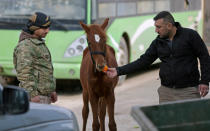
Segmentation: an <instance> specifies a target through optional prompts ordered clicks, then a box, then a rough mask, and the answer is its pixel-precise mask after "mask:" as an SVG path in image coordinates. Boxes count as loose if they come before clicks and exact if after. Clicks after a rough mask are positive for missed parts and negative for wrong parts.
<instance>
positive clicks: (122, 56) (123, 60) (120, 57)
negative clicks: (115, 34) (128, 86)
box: [117, 37, 128, 85]
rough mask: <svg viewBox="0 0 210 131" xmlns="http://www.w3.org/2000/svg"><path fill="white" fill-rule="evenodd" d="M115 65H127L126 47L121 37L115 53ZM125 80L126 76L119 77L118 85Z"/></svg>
mask: <svg viewBox="0 0 210 131" xmlns="http://www.w3.org/2000/svg"><path fill="white" fill-rule="evenodd" d="M117 64H118V66H122V65H125V64H128V47H127V44H126V41H125V39H124V38H123V37H122V38H121V39H120V45H119V51H118V53H117ZM125 79H126V75H122V76H120V77H119V81H118V85H120V84H122V83H123V82H124V81H125Z"/></svg>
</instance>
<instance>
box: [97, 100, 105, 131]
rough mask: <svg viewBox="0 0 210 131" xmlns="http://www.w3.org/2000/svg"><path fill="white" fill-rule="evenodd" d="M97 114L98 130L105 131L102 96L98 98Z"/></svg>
mask: <svg viewBox="0 0 210 131" xmlns="http://www.w3.org/2000/svg"><path fill="white" fill-rule="evenodd" d="M98 108H99V109H98V115H99V119H100V130H101V131H105V116H106V101H105V99H104V97H101V98H100V99H99V105H98Z"/></svg>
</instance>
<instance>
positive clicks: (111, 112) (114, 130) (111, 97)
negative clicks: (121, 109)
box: [106, 91, 117, 131]
mask: <svg viewBox="0 0 210 131" xmlns="http://www.w3.org/2000/svg"><path fill="white" fill-rule="evenodd" d="M106 99H107V106H108V108H107V109H108V114H109V130H110V131H117V126H116V122H115V119H114V103H115V96H114V91H113V92H111V93H110V95H109V96H108V97H107V98H106Z"/></svg>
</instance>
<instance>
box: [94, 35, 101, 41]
mask: <svg viewBox="0 0 210 131" xmlns="http://www.w3.org/2000/svg"><path fill="white" fill-rule="evenodd" d="M94 37H95V41H96V42H97V43H99V41H100V39H101V38H100V36H99V35H98V34H95V35H94Z"/></svg>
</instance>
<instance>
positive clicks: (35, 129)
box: [0, 86, 79, 131]
mask: <svg viewBox="0 0 210 131" xmlns="http://www.w3.org/2000/svg"><path fill="white" fill-rule="evenodd" d="M8 130H10V131H17V130H18V131H79V126H78V123H77V119H76V117H75V115H74V113H73V112H72V111H70V110H67V109H65V108H62V107H58V106H53V105H46V104H36V103H29V101H28V95H27V93H26V92H25V91H24V90H23V89H22V88H19V87H15V86H7V87H4V88H2V86H0V131H8Z"/></svg>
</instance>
